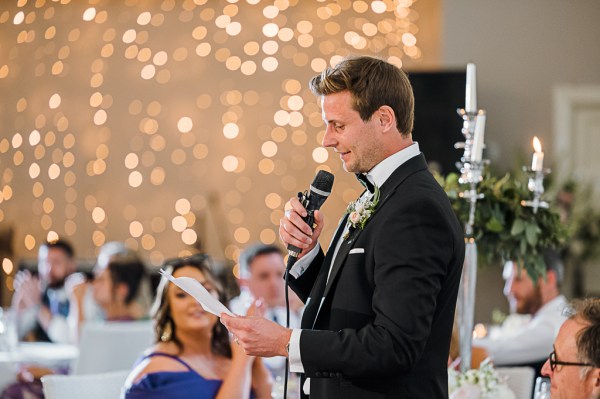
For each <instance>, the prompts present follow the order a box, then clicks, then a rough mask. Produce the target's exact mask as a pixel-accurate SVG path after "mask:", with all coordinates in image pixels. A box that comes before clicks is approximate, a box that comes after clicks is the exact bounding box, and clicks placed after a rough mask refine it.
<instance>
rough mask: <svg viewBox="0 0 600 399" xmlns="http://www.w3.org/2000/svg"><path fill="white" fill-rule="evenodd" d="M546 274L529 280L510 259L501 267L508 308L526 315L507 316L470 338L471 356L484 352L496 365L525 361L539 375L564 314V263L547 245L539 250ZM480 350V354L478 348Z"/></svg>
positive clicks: (482, 357)
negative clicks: (481, 334)
mask: <svg viewBox="0 0 600 399" xmlns="http://www.w3.org/2000/svg"><path fill="white" fill-rule="evenodd" d="M543 257H544V263H545V266H546V275H545V276H541V277H540V278H539V279H538V280H537V281H533V280H532V279H531V277H530V276H529V275H528V274H527V272H526V271H525V270H524V269H522V268H520V267H519V266H518V265H516V264H514V263H513V262H507V263H506V264H505V268H504V279H505V280H506V284H505V286H504V294H505V295H506V297H507V298H508V301H509V303H510V304H511V309H512V310H513V311H514V312H516V313H517V314H519V315H528V316H529V317H528V318H526V319H521V320H524V321H522V322H519V323H512V322H511V321H510V320H511V318H510V316H509V319H507V320H506V321H505V322H504V324H503V326H502V327H501V328H499V329H496V330H494V329H491V331H490V334H489V335H488V336H487V337H485V338H482V339H475V340H474V341H473V346H474V347H475V350H474V357H477V358H480V359H481V360H483V359H484V358H485V357H487V355H489V357H491V359H492V361H493V362H494V364H495V365H496V366H508V365H511V366H516V365H529V366H531V367H533V368H534V369H535V370H536V373H537V374H538V375H539V373H540V371H541V367H542V365H543V363H544V361H545V359H546V357H547V356H548V353H550V352H551V351H552V342H553V341H554V338H556V335H557V334H558V330H559V328H560V326H561V324H562V323H563V322H564V320H565V319H566V317H565V316H564V315H563V310H564V308H565V307H566V304H567V302H566V299H565V297H564V296H563V295H561V293H560V284H561V282H562V279H563V274H564V267H563V263H562V261H561V259H560V256H559V254H558V253H557V252H556V251H554V250H550V249H547V250H545V251H544V253H543ZM481 350H483V351H484V354H481V353H480V352H478V351H481Z"/></svg>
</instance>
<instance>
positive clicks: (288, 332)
mask: <svg viewBox="0 0 600 399" xmlns="http://www.w3.org/2000/svg"><path fill="white" fill-rule="evenodd" d="M285 333H286V334H285V337H286V338H285V341H284V342H285V346H284V352H283V356H285V357H289V355H290V341H291V339H292V330H291V329H289V328H286V329H285Z"/></svg>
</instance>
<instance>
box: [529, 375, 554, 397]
mask: <svg viewBox="0 0 600 399" xmlns="http://www.w3.org/2000/svg"><path fill="white" fill-rule="evenodd" d="M533 399H550V378H547V377H538V378H536V380H535V389H534V391H533Z"/></svg>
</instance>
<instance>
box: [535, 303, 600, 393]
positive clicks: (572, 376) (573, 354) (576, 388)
mask: <svg viewBox="0 0 600 399" xmlns="http://www.w3.org/2000/svg"><path fill="white" fill-rule="evenodd" d="M542 374H543V375H545V376H548V377H550V381H551V388H550V392H551V397H552V399H599V398H600V298H588V299H585V300H583V301H581V302H577V303H575V304H574V305H573V312H572V314H571V316H570V317H569V319H567V321H565V322H564V324H563V325H562V327H561V328H560V331H559V332H558V336H557V337H556V340H555V341H554V351H553V352H552V353H551V354H550V356H549V357H548V360H547V361H546V363H544V367H543V368H542Z"/></svg>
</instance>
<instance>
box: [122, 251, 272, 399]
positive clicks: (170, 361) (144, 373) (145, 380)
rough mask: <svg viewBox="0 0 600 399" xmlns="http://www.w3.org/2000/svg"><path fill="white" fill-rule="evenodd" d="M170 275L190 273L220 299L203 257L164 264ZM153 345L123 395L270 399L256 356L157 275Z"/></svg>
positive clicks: (129, 397) (146, 398)
mask: <svg viewBox="0 0 600 399" xmlns="http://www.w3.org/2000/svg"><path fill="white" fill-rule="evenodd" d="M165 266H166V271H168V272H170V273H171V274H172V275H173V276H174V277H184V276H185V277H191V278H195V279H196V280H198V281H199V282H200V283H202V284H203V285H204V287H206V289H207V290H208V291H209V292H211V293H213V294H214V295H215V297H218V298H219V300H221V302H224V299H225V298H224V293H223V290H222V288H221V286H220V285H219V283H218V282H217V279H216V278H215V277H214V274H213V273H212V271H211V265H210V259H209V258H208V256H206V255H203V254H198V255H194V256H191V257H189V258H182V259H177V260H175V261H170V262H167V263H166V264H165ZM152 314H153V317H154V320H155V322H156V344H155V345H154V346H152V347H151V348H150V349H149V350H148V351H147V355H146V356H144V357H143V358H142V359H141V361H140V362H139V363H138V364H137V365H136V367H135V368H134V369H133V371H132V372H131V374H130V375H129V377H128V378H127V381H126V383H125V388H124V389H125V390H124V397H125V399H138V398H144V399H153V398H167V399H187V398H190V399H191V398H194V399H208V398H217V399H221V398H235V399H240V398H250V397H258V398H270V397H271V377H270V374H269V372H268V370H267V369H266V367H265V366H264V365H263V363H262V360H261V359H260V358H254V357H251V356H247V355H246V354H245V353H244V351H243V349H242V348H241V347H240V346H238V345H236V344H232V343H231V342H230V340H229V333H228V332H227V329H225V327H224V326H223V325H222V324H221V323H220V321H219V319H218V317H217V316H215V315H213V314H211V313H208V312H206V311H204V310H203V309H202V307H201V306H200V304H198V303H197V302H196V301H195V300H194V298H192V297H191V296H189V295H188V294H186V293H185V292H184V291H183V290H181V289H179V287H177V286H176V285H174V284H170V283H169V282H168V280H167V279H166V278H164V277H163V278H162V280H161V282H160V285H159V287H158V291H157V294H156V301H155V303H154V306H153V308H152Z"/></svg>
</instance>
